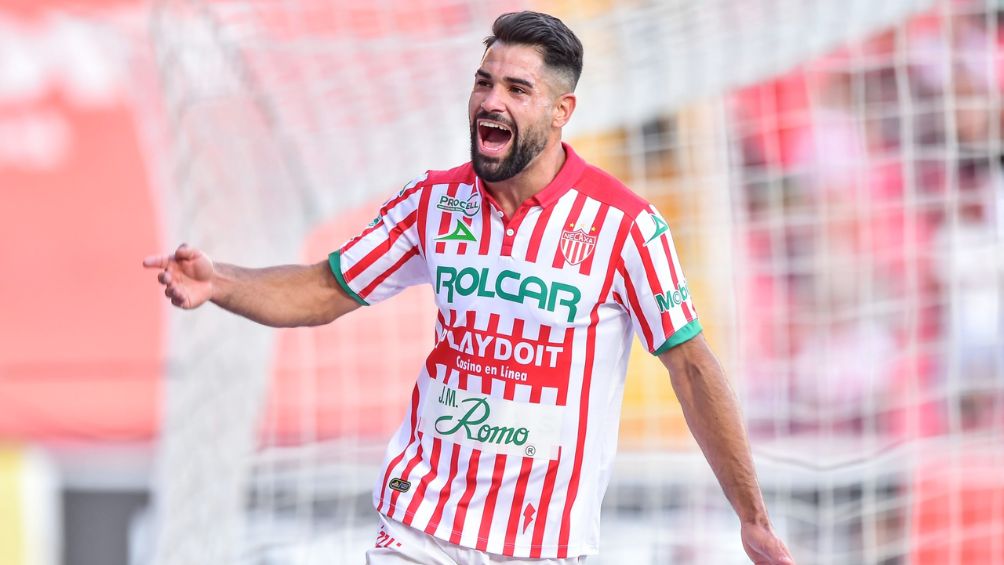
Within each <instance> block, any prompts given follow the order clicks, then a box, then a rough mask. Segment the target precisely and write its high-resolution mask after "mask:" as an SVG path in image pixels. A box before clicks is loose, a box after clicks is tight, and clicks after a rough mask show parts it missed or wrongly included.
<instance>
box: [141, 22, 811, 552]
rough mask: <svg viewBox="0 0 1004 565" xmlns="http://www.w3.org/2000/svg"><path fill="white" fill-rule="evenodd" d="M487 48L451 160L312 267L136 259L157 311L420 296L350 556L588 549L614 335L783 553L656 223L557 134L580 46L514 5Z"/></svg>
mask: <svg viewBox="0 0 1004 565" xmlns="http://www.w3.org/2000/svg"><path fill="white" fill-rule="evenodd" d="M485 46H486V48H485V52H484V56H483V58H482V60H481V64H480V66H479V67H478V69H477V70H476V71H475V73H474V85H473V89H472V91H471V96H470V103H469V106H468V113H469V118H470V136H471V161H470V162H469V163H466V164H464V165H461V166H459V167H456V168H454V169H450V170H447V171H429V172H427V173H426V174H424V175H422V176H420V177H419V178H417V179H415V180H413V181H411V182H410V183H408V184H407V185H406V186H405V187H404V188H403V189H402V190H401V191H400V192H399V193H397V194H396V195H395V196H393V197H392V198H390V199H389V200H388V201H387V202H386V203H385V204H384V205H383V206H382V207H381V208H380V211H379V215H378V216H377V217H376V218H375V219H374V220H373V221H372V222H371V223H370V224H369V225H368V226H366V228H365V229H363V231H362V232H361V233H360V234H359V235H358V236H357V237H355V238H353V239H351V240H349V241H348V242H347V243H345V244H344V245H343V246H342V247H341V248H339V249H338V250H336V251H334V252H333V253H332V254H331V255H330V256H329V257H328V258H327V260H325V261H321V262H319V263H316V264H313V265H304V266H279V267H271V268H265V269H247V268H241V267H237V266H233V265H227V264H223V263H214V262H212V261H211V260H210V259H209V258H208V257H207V256H206V255H205V254H203V253H202V252H200V251H199V250H197V249H194V248H192V247H189V246H187V245H182V246H180V247H179V248H178V249H177V250H176V251H175V252H174V253H173V254H171V255H166V256H155V257H148V258H147V259H146V260H145V261H144V265H145V266H146V267H149V268H155V269H160V270H161V273H160V275H159V280H160V282H161V283H162V284H163V285H165V286H166V289H165V294H166V295H167V297H168V298H170V299H171V302H172V303H173V304H174V305H175V306H178V307H181V308H185V309H191V308H197V307H199V306H200V305H202V304H203V303H205V302H207V301H211V302H213V303H215V304H216V305H218V306H220V307H222V308H224V309H226V310H229V311H230V312H234V313H236V314H239V315H241V316H244V317H247V318H250V319H251V320H254V321H256V322H259V323H262V324H267V325H269V326H276V327H288V326H312V325H319V324H326V323H329V322H332V321H333V320H335V319H336V318H338V317H339V316H342V315H343V314H347V313H349V312H351V311H352V310H355V309H356V308H359V307H360V306H361V305H368V304H373V303H376V302H380V301H383V300H385V299H387V298H389V297H391V296H393V295H394V294H396V293H398V292H399V291H401V290H402V289H403V288H405V287H407V286H410V285H416V284H431V285H432V288H433V290H434V292H435V296H436V303H437V305H438V307H439V316H438V320H437V324H436V335H437V339H436V344H435V346H434V347H433V349H432V351H431V353H430V354H429V357H428V360H427V361H426V363H425V365H424V366H422V367H421V368H420V373H419V376H418V379H417V382H416V384H415V387H414V390H413V391H412V395H411V402H410V406H409V408H408V410H407V414H406V415H405V417H404V421H403V422H402V424H401V426H400V428H399V429H398V431H397V433H396V434H395V435H394V437H393V438H392V439H391V441H390V444H389V446H388V448H387V451H386V456H385V459H384V464H383V470H382V471H381V473H380V476H379V478H378V482H377V484H376V488H375V490H374V494H373V502H374V505H375V506H376V508H377V510H378V511H379V516H380V520H381V525H380V530H379V532H378V537H377V544H376V547H374V548H372V549H371V550H370V551H368V552H367V562H368V563H371V564H385V563H435V564H446V563H459V564H472V563H581V562H583V561H584V560H585V556H588V555H590V554H595V553H596V552H597V550H598V540H599V523H600V520H599V512H600V503H601V500H602V498H603V493H604V491H605V489H606V487H607V483H608V481H609V478H610V471H611V464H612V459H613V456H614V452H615V448H616V442H617V426H618V421H619V418H620V405H621V398H622V393H623V382H624V376H625V371H626V365H627V358H628V349H629V347H630V344H631V337H632V336H631V334H632V330H633V331H634V332H635V333H637V335H638V336H639V337H640V339H641V340H642V342H643V343H644V344H645V346H646V347H647V348H648V349H649V351H651V352H652V353H653V354H655V355H658V356H659V359H660V360H661V361H662V362H663V364H664V365H665V366H666V368H667V369H668V370H669V375H670V378H671V381H672V384H673V387H674V389H675V391H676V394H677V396H678V398H679V400H680V402H681V404H682V406H683V410H684V414H685V416H686V419H687V422H688V425H689V426H690V429H691V431H692V432H693V434H694V436H695V437H696V439H697V441H698V443H699V444H700V447H701V449H702V450H703V452H704V454H705V456H706V457H707V459H708V461H709V462H710V464H711V467H712V469H713V470H714V473H715V475H716V477H717V478H718V480H719V482H720V484H721V486H722V488H723V490H724V492H725V495H726V496H727V498H728V499H729V501H730V502H731V504H732V506H733V508H734V509H735V511H736V513H737V514H738V516H739V519H740V521H741V532H742V544H743V547H744V548H745V550H746V552H747V553H748V555H749V557H750V558H751V559H752V560H753V561H754V562H755V563H758V564H791V563H793V560H792V558H791V556H790V555H789V553H788V550H787V549H786V548H785V546H784V544H783V543H782V542H781V541H780V540H779V539H778V538H777V536H776V535H775V534H774V532H773V531H772V529H771V524H770V521H769V519H768V517H767V512H766V509H765V507H764V502H763V498H762V496H761V493H760V489H759V486H758V484H757V480H756V476H755V472H754V469H753V464H752V460H751V456H750V450H749V446H748V443H747V439H746V433H745V430H744V428H743V424H742V419H741V416H740V412H739V409H738V405H737V402H736V400H735V398H734V395H733V393H732V391H731V389H730V387H729V385H728V383H727V380H726V378H725V376H724V374H723V372H722V369H721V367H720V366H719V364H718V362H717V360H716V359H715V357H714V355H713V354H712V352H711V351H710V350H709V348H708V345H707V343H706V342H705V340H704V337H703V335H702V334H701V325H700V322H699V321H698V319H697V314H696V311H695V310H694V306H693V304H692V301H691V296H690V293H689V291H688V289H687V282H686V279H685V278H684V276H683V272H682V270H681V268H680V264H679V261H678V259H677V255H676V251H675V249H674V246H673V242H672V239H671V235H670V231H669V226H668V225H667V224H666V221H665V220H664V219H663V218H662V217H661V216H660V215H659V212H658V211H657V210H656V209H655V208H654V207H653V206H651V205H650V204H648V203H647V202H645V201H644V200H642V199H641V198H639V197H638V196H636V195H635V194H633V193H632V192H631V191H630V190H628V189H627V188H625V187H624V186H623V185H622V184H621V183H620V182H618V181H617V180H616V179H614V178H612V177H611V176H609V175H607V174H606V173H604V172H603V171H600V170H599V169H597V168H595V167H592V166H590V165H589V164H587V163H586V162H584V161H583V160H582V158H580V157H579V156H578V155H576V153H575V152H574V151H573V150H572V148H571V147H570V146H569V145H567V144H565V143H562V141H561V132H562V128H563V127H564V126H565V124H567V123H568V121H569V120H570V119H571V117H572V115H573V113H574V112H575V108H576V97H575V94H574V91H575V85H576V82H577V81H578V79H579V74H580V73H581V71H582V45H581V43H580V42H579V40H578V38H576V36H575V35H574V34H573V33H572V32H571V30H569V29H568V28H567V27H566V26H565V25H564V24H563V23H562V22H561V21H560V20H558V19H556V18H554V17H552V16H548V15H546V14H540V13H534V12H520V13H513V14H506V15H503V16H501V17H499V18H498V19H497V20H496V21H495V23H494V25H493V27H492V35H491V36H489V37H488V38H487V39H486V40H485ZM666 472H669V473H671V472H673V470H672V469H666Z"/></svg>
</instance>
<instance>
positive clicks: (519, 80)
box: [474, 69, 533, 90]
mask: <svg viewBox="0 0 1004 565" xmlns="http://www.w3.org/2000/svg"><path fill="white" fill-rule="evenodd" d="M474 74H475V75H477V76H479V77H481V78H487V79H491V78H493V77H492V74H491V73H489V72H488V71H486V70H484V69H478V70H477V71H475V72H474ZM503 80H504V81H506V82H511V83H514V84H521V85H523V86H525V87H527V88H529V89H531V90H532V89H533V83H532V82H530V81H528V80H526V79H523V78H518V77H503Z"/></svg>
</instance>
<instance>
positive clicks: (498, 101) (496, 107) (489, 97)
mask: <svg viewBox="0 0 1004 565" xmlns="http://www.w3.org/2000/svg"><path fill="white" fill-rule="evenodd" d="M481 109H482V110H483V111H485V112H488V113H489V114H498V113H501V112H502V111H503V110H505V105H504V104H503V103H502V96H500V95H499V91H498V87H495V88H492V89H491V90H489V91H488V92H487V93H485V97H484V98H483V99H482V100H481Z"/></svg>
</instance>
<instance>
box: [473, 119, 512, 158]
mask: <svg viewBox="0 0 1004 565" xmlns="http://www.w3.org/2000/svg"><path fill="white" fill-rule="evenodd" d="M512 138H513V135H512V130H511V129H509V126H507V125H505V124H503V123H500V122H495V121H492V120H478V146H479V149H480V150H481V153H483V154H485V155H490V156H498V155H501V154H502V153H503V152H504V151H505V149H506V148H507V147H508V146H509V142H511V141H512Z"/></svg>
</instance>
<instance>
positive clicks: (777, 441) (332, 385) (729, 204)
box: [152, 0, 1004, 565]
mask: <svg viewBox="0 0 1004 565" xmlns="http://www.w3.org/2000/svg"><path fill="white" fill-rule="evenodd" d="M522 8H534V9H540V10H543V11H549V12H552V13H555V14H556V15H558V16H559V17H562V18H563V19H564V20H565V21H566V22H567V23H568V24H569V25H570V27H572V28H573V29H574V30H576V32H577V33H578V34H579V36H580V37H581V39H582V40H583V43H584V44H585V47H586V68H585V73H584V75H583V79H582V82H581V83H580V88H579V93H578V94H579V108H578V110H577V113H576V115H575V117H574V119H573V122H572V125H571V126H570V128H569V131H568V134H569V137H570V139H571V141H572V143H573V144H574V145H575V146H576V147H577V148H578V149H579V152H580V153H582V154H583V155H584V156H585V157H586V158H587V159H588V160H590V161H592V162H594V163H595V164H598V165H600V166H602V167H604V168H606V169H608V170H610V171H611V172H612V173H613V174H615V175H616V176H618V177H619V178H621V179H622V180H624V181H625V182H626V183H627V184H628V185H630V186H632V187H633V188H635V189H636V190H638V191H639V192H642V193H644V194H645V195H646V196H647V197H648V198H650V199H651V200H652V201H653V202H654V203H656V205H657V206H659V207H660V209H662V210H663V213H664V215H666V216H667V217H668V218H669V219H670V220H671V225H673V227H674V236H675V238H676V239H677V243H678V245H679V246H680V250H681V254H682V257H683V261H684V264H685V266H686V268H687V271H688V275H689V278H690V281H691V285H690V286H691V288H692V290H693V291H694V295H695V297H696V299H697V306H698V308H699V309H700V311H701V314H702V319H703V320H704V321H705V328H706V333H707V334H708V336H709V339H711V340H712V342H713V343H714V344H715V346H716V349H717V350H718V352H719V353H720V354H721V356H722V358H723V362H724V363H725V365H726V366H727V367H728V369H729V372H730V374H731V375H732V377H733V378H734V379H735V381H736V384H737V389H738V390H739V392H740V395H741V396H742V398H743V400H744V407H745V410H746V414H747V421H748V422H749V425H750V430H751V434H752V437H753V440H754V451H755V453H756V455H757V459H758V464H759V467H760V470H761V471H760V472H761V475H762V480H763V483H764V490H765V493H766V495H767V497H768V502H769V505H770V509H771V511H772V514H773V515H774V519H775V522H776V525H777V527H778V529H779V530H781V531H782V532H783V533H784V537H785V538H786V540H788V542H789V543H790V545H791V546H792V549H793V550H794V552H795V553H796V556H797V557H798V558H799V562H800V563H803V564H804V563H833V564H836V563H901V562H914V563H969V562H979V563H994V564H998V565H1000V564H1004V542H1002V541H1001V540H1004V487H1002V485H1001V480H1000V476H999V473H995V471H994V469H999V468H1002V466H1004V455H1002V454H1001V452H1000V446H1001V445H1004V441H1002V440H1004V437H1002V430H1004V370H1002V359H1001V357H1002V354H1001V352H1002V351H1004V340H1002V329H1001V325H1002V323H1004V322H1002V314H1001V309H1002V306H1001V292H1002V286H1004V285H1002V275H1001V273H1002V263H1004V243H1002V232H1004V221H1002V215H1004V182H1002V175H1001V170H1000V157H1001V142H1000V131H1001V130H1000V128H1001V123H1000V120H1001V105H1000V92H1001V89H1002V85H1004V80H1002V79H1001V65H1002V63H1001V60H1002V59H1001V49H1000V47H999V44H1000V42H1001V39H1000V38H1001V33H1000V31H999V25H998V18H999V17H1000V15H999V11H1000V10H1001V7H999V6H998V4H997V2H994V1H991V0H987V1H986V2H942V3H937V4H935V3H933V2H930V1H886V2H881V3H876V2H870V1H865V0H843V1H840V2H837V1H823V0H815V1H805V0H785V1H781V0H775V1H767V0H761V1H744V2H725V1H724V0H716V1H713V2H699V3H694V2H683V1H675V0H674V1H672V2H655V1H651V2H644V1H635V2H628V3H623V4H617V5H613V4H612V3H607V2H584V3H571V2H568V3H565V2H529V1H504V0H498V1H494V2H461V1H450V0H442V1H433V0H426V1H419V2H403V1H397V0H382V1H378V2H373V3H370V4H367V5H366V6H362V5H357V4H356V3H352V2H293V1H285V2H273V1H250V0H248V1H230V2H208V1H194V0H193V1H182V0H161V1H159V2H156V3H154V5H153V8H152V36H153V39H154V43H155V47H156V49H157V52H158V62H159V66H160V70H161V76H162V79H163V80H162V84H163V91H164V94H165V96H164V97H165V100H166V102H167V116H168V121H169V127H170V130H171V138H172V141H173V143H174V147H175V150H174V158H173V163H174V172H175V175H174V179H175V188H174V190H173V191H171V192H170V193H169V194H167V195H166V196H165V198H166V202H165V205H166V208H167V209H168V210H169V211H170V212H171V219H172V221H171V226H170V230H169V233H170V234H171V235H172V236H174V237H176V238H179V239H184V240H186V241H191V242H193V243H197V244H198V245H200V246H201V247H203V248H205V249H206V250H207V251H209V252H210V254H211V255H213V256H214V257H222V258H225V259H226V260H228V261H233V262H237V263H243V264H248V265H266V264H273V263H280V262H293V261H317V260H320V259H321V258H323V256H324V255H323V254H324V253H325V252H326V251H330V250H331V249H334V248H335V247H336V246H337V245H339V244H340V243H341V241H342V239H343V238H345V237H347V236H349V235H351V234H352V233H353V232H354V231H355V230H356V229H358V228H359V227H360V226H362V225H364V224H365V223H366V221H368V220H369V218H370V216H371V211H370V210H369V209H368V207H367V203H373V202H374V201H375V202H376V203H379V201H381V200H382V199H383V198H385V197H386V196H388V195H389V194H390V193H392V192H393V191H394V190H395V189H396V187H398V186H400V185H401V184H403V183H404V182H405V181H407V180H408V179H409V178H411V177H413V176H415V174H417V173H420V172H421V171H424V170H425V169H428V168H445V167H448V166H452V165H454V164H457V163H459V162H462V161H464V160H465V159H466V153H467V151H466V147H467V123H466V118H465V108H466V97H467V94H468V90H469V85H470V82H471V76H472V72H473V69H474V68H475V66H476V64H477V61H478V58H479V57H480V55H481V44H480V41H481V39H482V38H483V37H484V36H485V35H486V34H487V33H488V30H489V28H490V23H491V21H492V20H493V19H494V17H495V16H496V15H497V14H498V13H500V12H504V11H509V10H513V9H522ZM361 205H362V206H363V207H364V209H365V211H361V212H359V211H357V209H358V208H359V206H361ZM370 207H371V206H370ZM332 217H334V218H336V221H335V222H334V225H331V224H328V223H325V222H326V220H327V219H329V218H332ZM420 292H421V291H417V292H416V293H415V294H410V295H408V296H409V297H410V298H408V297H399V298H398V299H397V300H396V301H395V302H393V303H392V304H389V305H385V306H381V307H379V308H376V309H374V312H358V313H354V314H353V315H352V316H350V317H348V318H346V319H345V320H339V322H338V323H336V324H335V325H334V326H332V327H330V328H323V329H320V330H314V331H295V332H280V333H279V334H273V333H270V332H267V331H264V330H262V329H261V328H258V327H257V326H254V325H253V324H251V323H249V322H245V321H243V320H239V319H237V318H235V317H232V316H228V315H226V314H223V313H221V312H219V311H213V310H205V311H199V312H196V313H189V314H184V315H179V316H177V317H176V318H174V320H173V325H172V328H171V335H172V344H171V352H172V353H171V355H172V359H173V360H174V361H173V363H172V366H171V371H170V375H171V376H170V378H169V381H168V383H167V404H166V406H165V415H164V440H163V446H162V449H161V458H160V477H159V481H158V497H157V498H158V504H159V513H158V517H159V520H158V528H157V540H158V542H157V546H156V551H155V554H156V562H157V563H164V564H167V563H193V562H197V563H203V562H212V563H228V562H244V563H331V562H345V563H356V562H359V561H360V559H361V552H362V550H363V548H365V547H366V546H367V545H368V544H369V543H371V541H372V536H373V533H374V530H373V524H374V519H373V511H372V509H371V508H370V505H369V499H368V496H369V494H368V490H369V488H370V486H371V484H372V481H373V478H374V477H375V476H376V459H377V457H378V455H379V453H380V452H381V451H382V448H383V442H384V441H385V439H386V436H387V435H388V434H389V432H390V429H391V428H392V427H393V426H394V425H395V424H396V421H397V418H398V417H399V414H400V405H401V403H402V402H403V398H404V396H403V395H405V394H407V391H408V390H409V388H410V387H409V386H408V381H409V380H411V379H413V378H414V374H415V372H416V368H417V366H418V365H417V364H418V363H419V362H420V359H421V352H422V350H423V348H424V347H427V346H428V343H429V341H428V340H429V338H430V334H431V317H430V316H431V311H430V309H429V306H428V302H429V300H428V296H426V295H423V294H421V293H420ZM380 309H383V310H381V312H383V313H380V312H377V310H380ZM276 336H278V337H276ZM636 349H638V348H636ZM270 379H272V385H271V388H269V385H268V383H269V380H270ZM667 380H668V379H667V378H666V377H665V374H664V371H663V370H662V368H661V365H659V364H658V362H657V361H654V360H652V359H649V358H646V357H645V356H644V355H640V354H639V355H634V357H633V358H632V368H631V371H630V374H629V381H628V390H627V392H626V394H625V416H624V418H623V421H622V433H621V437H622V439H621V445H622V456H621V457H620V459H619V460H618V468H617V470H616V471H615V474H614V479H613V483H612V485H611V488H610V492H609V495H608V497H607V504H606V509H605V513H604V536H605V539H604V545H603V553H602V554H601V556H600V557H599V558H596V559H593V560H591V562H592V561H596V562H599V563H628V562H630V563H646V562H661V561H666V560H671V561H672V562H674V563H702V564H705V563H736V562H741V560H742V550H741V547H740V546H739V543H738V534H737V524H736V523H735V518H734V517H733V516H732V514H731V513H730V511H729V509H728V507H727V505H726V503H725V501H724V498H723V497H722V496H721V494H720V493H719V492H718V489H717V486H716V485H715V484H714V482H713V478H712V477H711V475H710V472H709V471H708V469H707V466H706V464H705V463H704V462H703V460H702V459H701V458H700V456H699V454H697V453H696V452H695V449H694V447H693V445H692V443H690V441H689V439H688V436H687V434H686V430H685V428H684V427H683V424H682V420H681V417H680V415H679V409H678V407H676V405H675V402H674V400H673V398H672V396H671V394H670V392H669V389H668V384H667ZM639 540H644V542H640V541H639ZM974 559H975V560H974Z"/></svg>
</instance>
